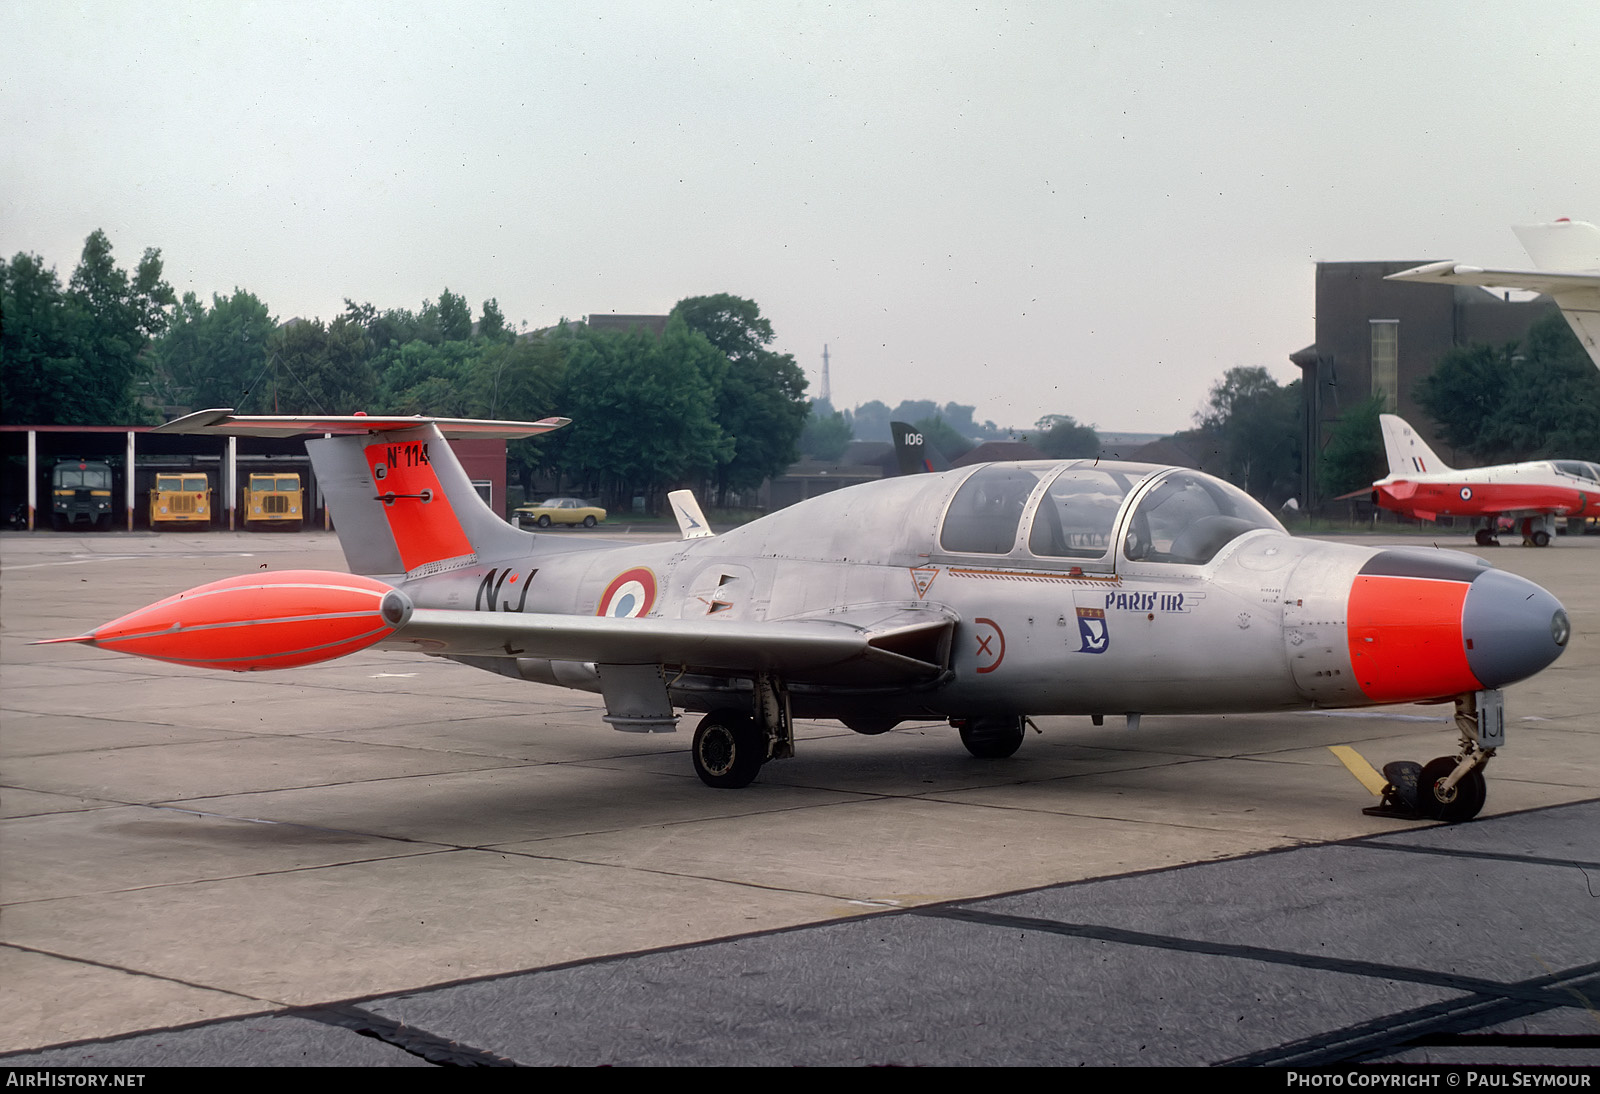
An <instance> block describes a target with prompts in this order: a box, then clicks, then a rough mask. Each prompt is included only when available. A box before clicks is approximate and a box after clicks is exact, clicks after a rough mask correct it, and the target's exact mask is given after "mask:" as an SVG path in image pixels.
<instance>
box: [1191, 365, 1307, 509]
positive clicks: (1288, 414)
mask: <svg viewBox="0 0 1600 1094" xmlns="http://www.w3.org/2000/svg"><path fill="white" fill-rule="evenodd" d="M1300 415H1301V407H1300V381H1299V380H1298V379H1296V380H1292V381H1290V382H1289V383H1288V384H1284V385H1279V383H1278V382H1277V381H1276V380H1274V379H1273V378H1272V375H1271V374H1270V373H1268V372H1267V370H1266V369H1264V368H1242V367H1241V368H1231V369H1229V370H1228V371H1227V372H1226V373H1225V374H1224V375H1223V378H1222V379H1221V380H1220V381H1219V382H1218V383H1217V384H1216V385H1215V386H1213V387H1212V389H1211V398H1210V400H1209V402H1208V403H1207V405H1206V407H1205V409H1203V410H1201V411H1200V412H1199V413H1198V414H1196V415H1195V420H1196V422H1197V423H1198V425H1199V429H1198V432H1199V434H1200V437H1199V438H1197V439H1198V440H1199V442H1200V444H1201V446H1202V447H1203V448H1207V449H1211V450H1213V451H1215V452H1216V454H1217V456H1218V458H1219V460H1220V466H1218V467H1217V468H1216V472H1217V473H1219V474H1221V476H1222V477H1223V478H1225V479H1227V480H1228V481H1229V482H1231V483H1233V484H1234V485H1235V486H1240V487H1243V488H1244V489H1245V490H1246V491H1247V492H1248V493H1250V494H1251V495H1252V496H1254V497H1256V498H1258V499H1260V500H1262V501H1264V502H1266V503H1267V504H1268V505H1270V506H1276V505H1279V504H1281V503H1282V502H1283V501H1285V500H1286V499H1288V498H1290V497H1292V496H1293V495H1294V493H1295V491H1296V489H1297V488H1298V483H1299V481H1300V448H1301V444H1300Z"/></svg>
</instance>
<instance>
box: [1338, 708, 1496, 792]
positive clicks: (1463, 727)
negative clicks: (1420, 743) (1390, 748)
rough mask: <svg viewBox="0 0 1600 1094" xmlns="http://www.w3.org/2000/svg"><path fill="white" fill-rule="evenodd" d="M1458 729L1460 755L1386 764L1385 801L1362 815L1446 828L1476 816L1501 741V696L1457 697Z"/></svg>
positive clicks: (1486, 790)
mask: <svg viewBox="0 0 1600 1094" xmlns="http://www.w3.org/2000/svg"><path fill="white" fill-rule="evenodd" d="M1456 728H1457V729H1458V730H1459V731H1460V733H1461V751H1460V752H1459V753H1458V754H1456V755H1454V756H1440V757H1438V758H1437V759H1434V760H1429V761H1428V762H1427V763H1426V764H1422V765H1420V766H1419V765H1418V764H1415V763H1411V762H1408V761H1403V760H1402V761H1398V762H1395V763H1390V764H1385V765H1384V767H1383V777H1384V778H1385V779H1386V780H1387V785H1385V786H1384V788H1383V802H1382V804H1380V805H1374V806H1372V807H1371V808H1368V809H1363V810H1362V812H1363V813H1366V814H1367V815H1368V816H1372V817H1395V818H1398V819H1401V820H1436V821H1443V822H1444V823H1445V824H1459V823H1460V822H1461V821H1469V820H1471V819H1472V818H1473V817H1476V816H1477V815H1478V814H1479V812H1481V811H1482V810H1483V803H1484V800H1485V799H1486V798H1487V797H1488V794H1489V789H1488V784H1487V783H1486V781H1485V780H1484V777H1483V768H1484V765H1485V764H1487V763H1488V762H1489V760H1490V759H1491V758H1493V756H1494V753H1495V749H1496V748H1498V747H1499V746H1500V745H1502V744H1504V743H1505V717H1504V709H1503V708H1502V707H1501V705H1500V696H1499V693H1498V692H1487V691H1486V692H1476V693H1474V694H1472V695H1463V696H1459V697H1457V699H1456Z"/></svg>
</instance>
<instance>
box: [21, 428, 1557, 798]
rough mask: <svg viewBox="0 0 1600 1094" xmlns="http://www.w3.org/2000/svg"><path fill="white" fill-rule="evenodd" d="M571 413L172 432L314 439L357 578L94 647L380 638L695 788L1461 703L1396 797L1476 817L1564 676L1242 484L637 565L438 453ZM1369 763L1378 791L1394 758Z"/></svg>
mask: <svg viewBox="0 0 1600 1094" xmlns="http://www.w3.org/2000/svg"><path fill="white" fill-rule="evenodd" d="M563 424H565V421H564V420H563V419H547V420H545V421H543V422H533V423H521V422H479V421H464V420H448V419H433V420H428V419H418V418H383V417H376V416H371V417H369V416H362V415H357V416H352V417H327V418H284V417H242V416H235V415H234V414H232V412H230V411H225V410H213V411H203V412H200V413H198V414H194V415H190V416H189V417H186V418H182V419H179V420H177V421H174V422H171V423H169V424H168V425H166V426H162V427H160V431H162V432H169V433H209V434H236V435H254V436H263V435H272V436H290V435H295V434H299V433H318V434H324V433H325V434H331V436H328V437H326V438H321V439H314V440H309V441H308V442H307V444H306V447H307V450H308V452H309V453H310V456H311V459H312V462H313V465H314V466H315V469H316V473H317V477H318V480H319V482H320V484H321V487H322V489H323V490H324V492H325V493H326V495H327V496H328V498H329V501H330V504H331V506H332V509H333V511H334V513H335V514H336V515H337V520H338V529H339V537H340V542H341V545H342V546H343V548H344V551H345V557H346V560H347V562H348V564H349V567H350V569H351V571H353V572H352V573H351V574H342V573H332V572H325V571H290V572H283V573H275V574H273V573H260V574H251V575H246V576H243V577H238V578H230V579H227V580H224V581H219V582H213V583H211V584H209V585H204V586H201V587H199V588H197V589H192V590H189V591H188V592H186V593H182V594H179V595H178V596H174V597H171V598H168V599H167V600H163V601H161V602H159V603H157V604H154V605H151V606H150V607H148V608H144V609H141V610H140V611H138V612H134V613H132V614H131V615H128V616H125V617H123V618H122V619H119V620H116V621H114V622H112V623H108V624H106V625H104V626H102V627H99V628H97V629H96V630H94V631H91V632H89V633H88V634H84V635H79V636H77V637H75V638H69V639H54V640H52V641H68V642H86V643H90V644H92V645H95V646H98V647H101V648H104V649H110V650H120V651H122V652H126V653H133V654H138V655H142V656H146V657H154V658H158V659H161V660H167V661H174V662H178V663H182V664H187V665H197V666H205V667H212V668H226V669H232V670H236V671H242V670H254V669H266V668H279V667H290V666H294V665H301V664H309V663H312V662H316V661H322V660H327V659H329V658H333V657H338V656H342V655H344V654H347V653H351V652H354V651H355V650H358V649H363V648H367V647H369V646H375V647H378V648H383V649H395V650H406V651H410V652H413V653H416V652H421V653H427V654H431V655H435V656H440V657H446V658H449V659H451V660H454V661H458V662H461V663H462V664H466V665H471V666H473V667H476V668H481V669H487V670H489V671H491V672H497V673H501V674H503V675H506V676H510V677H514V678H519V679H524V680H533V681H539V682H542V683H546V684H555V685H559V686H562V687H569V688H579V689H583V690H587V691H592V692H597V693H599V695H600V696H601V697H602V698H603V699H604V702H605V707H606V714H605V720H606V721H607V722H609V723H611V725H612V726H613V727H615V728H617V729H620V730H628V731H635V732H651V731H670V730H672V729H674V728H675V726H676V723H677V720H678V714H677V712H678V711H679V710H687V711H698V712H703V713H704V716H703V717H702V718H701V719H700V722H699V726H698V728H697V729H696V730H695V733H694V741H693V745H692V750H691V752H692V757H693V762H694V767H695V771H696V772H697V773H698V774H699V776H700V778H701V779H702V780H704V781H705V782H706V783H707V784H709V785H711V786H714V787H740V786H744V785H746V784H748V783H749V782H750V781H751V780H753V779H754V778H755V777H756V776H757V774H758V773H759V772H760V770H761V767H762V765H763V764H765V763H767V762H769V761H772V760H776V759H779V758H782V757H787V756H791V755H793V753H794V734H793V728H792V726H793V722H792V720H793V719H794V718H796V717H807V718H834V719H838V720H839V721H841V722H843V723H844V724H845V725H846V726H849V727H850V728H851V729H854V730H856V731H857V732H860V733H864V734H876V733H882V732H884V731H886V730H888V729H891V728H892V727H894V726H895V725H896V724H898V723H900V722H901V721H904V720H907V719H929V718H938V719H947V720H948V721H949V723H950V724H951V725H952V726H953V727H955V728H956V729H957V730H958V731H959V734H960V738H961V741H962V743H963V744H964V745H965V746H966V748H967V750H968V751H969V752H971V753H972V754H973V755H975V756H978V757H986V758H1001V757H1006V756H1010V755H1011V754H1012V753H1014V752H1015V751H1016V750H1017V749H1018V747H1019V746H1020V745H1021V743H1022V740H1023V735H1024V731H1025V727H1026V725H1027V724H1028V718H1029V716H1030V715H1039V714H1077V715H1087V716H1089V717H1091V718H1093V719H1094V721H1095V722H1096V723H1097V724H1098V723H1100V722H1101V720H1102V719H1103V718H1105V717H1106V716H1113V717H1125V718H1126V719H1127V721H1128V723H1129V725H1130V726H1132V725H1136V724H1137V723H1138V720H1139V718H1140V716H1141V715H1144V714H1179V713H1207V712H1218V713H1220V712H1246V711H1273V710H1291V709H1304V708H1308V707H1359V706H1367V705H1373V704H1383V703H1403V702H1412V701H1453V702H1454V704H1455V709H1456V712H1457V717H1456V722H1457V725H1458V727H1459V729H1460V733H1461V743H1460V747H1459V749H1458V751H1457V752H1456V753H1455V754H1454V755H1449V756H1442V757H1440V758H1439V759H1436V760H1434V761H1433V762H1431V763H1429V764H1428V765H1426V767H1423V768H1421V769H1420V771H1419V770H1418V769H1417V765H1415V764H1412V765H1390V766H1391V767H1392V768H1397V770H1398V768H1401V767H1407V768H1408V771H1407V772H1403V773H1396V774H1392V775H1390V778H1391V785H1390V787H1389V788H1388V792H1387V794H1386V804H1385V807H1383V808H1387V809H1389V810H1391V811H1395V812H1400V813H1405V814H1407V815H1414V816H1425V817H1433V818H1437V819H1441V820H1464V819H1468V818H1470V817H1472V816H1474V815H1476V814H1477V812H1478V810H1479V809H1480V808H1481V807H1482V805H1483V801H1484V793H1485V786H1484V779H1483V766H1484V764H1485V763H1486V762H1487V761H1488V759H1489V758H1490V757H1491V756H1492V755H1493V754H1494V751H1495V749H1496V748H1498V747H1500V746H1501V745H1502V744H1503V741H1504V717H1503V708H1502V704H1501V693H1500V689H1501V688H1504V687H1505V686H1507V685H1509V684H1512V683H1515V682H1516V681H1518V680H1522V679H1525V678H1527V677H1529V676H1531V675H1533V674H1534V673H1536V672H1538V671H1539V670H1541V669H1543V668H1544V667H1545V666H1546V665H1548V664H1550V663H1551V662H1552V661H1554V660H1555V659H1556V658H1557V657H1558V656H1559V655H1560V654H1561V651H1562V649H1563V647H1564V646H1565V644H1566V641H1567V637H1568V631H1569V627H1568V622H1567V617H1566V613H1565V612H1564V611H1563V610H1562V607H1561V605H1560V604H1559V603H1558V602H1557V601H1556V599H1555V598H1554V597H1553V596H1551V595H1550V594H1549V593H1548V592H1546V591H1545V590H1543V589H1542V588H1540V587H1539V586H1537V585H1535V584H1533V583H1532V582H1529V581H1526V580H1524V579H1522V578H1520V577H1516V576H1513V575H1510V574H1507V573H1503V572H1501V571H1498V570H1495V569H1493V568H1491V567H1490V566H1489V565H1488V564H1487V563H1485V562H1482V561H1480V560H1478V559H1477V558H1474V557H1472V556H1469V555H1466V554H1461V553H1456V552H1451V551H1438V550H1418V549H1410V548H1406V549H1392V548H1380V547H1365V546H1350V545H1343V544H1334V543H1324V542H1319V541H1316V540H1309V539H1296V538H1293V537H1291V536H1289V535H1288V534H1287V533H1286V532H1285V531H1284V529H1283V527H1282V526H1281V525H1280V524H1279V523H1278V522H1277V520H1275V519H1274V518H1273V516H1272V514H1271V513H1269V512H1268V511H1267V510H1266V509H1264V508H1262V507H1261V506H1260V505H1259V504H1257V503H1256V502H1255V501H1254V500H1252V499H1251V498H1250V497H1249V496H1248V495H1246V494H1244V493H1243V492H1242V491H1240V490H1238V489H1236V488H1235V487H1233V486H1230V485H1229V484H1227V483H1225V482H1222V481H1220V480H1218V479H1215V478H1212V477H1210V476H1208V475H1204V474H1201V473H1199V472H1196V471H1189V470H1185V469H1182V468H1174V467H1158V466H1153V465H1149V464H1136V463H1110V462H1097V461H1093V460H1065V461H1048V462H1029V463H994V464H983V465H978V466H975V467H968V468H963V469H961V470H957V471H946V472H941V473H933V474H924V475H913V476H907V477H904V478H895V479H888V480H884V481H880V482H875V483H869V484H866V485H862V486H857V487H853V488H850V489H846V490H840V491H837V492H835V493H831V494H826V495H823V496H821V497H818V498H813V499H811V500H809V501H805V502H802V503H801V504H799V505H795V506H793V507H791V508H789V509H785V510H782V511H780V512H778V513H774V514H772V515H770V516H768V517H765V518H764V519H761V520H758V521H756V522H754V523H752V524H749V525H746V526H744V527H742V528H738V529H735V530H733V531H730V532H726V533H723V534H721V535H714V536H713V535H709V534H707V530H706V529H705V528H704V527H696V525H703V524H704V519H703V517H702V516H701V515H700V514H699V510H698V507H696V506H694V505H693V499H692V498H688V499H687V504H685V503H684V502H685V499H684V496H683V495H678V496H676V497H675V499H674V508H675V509H676V510H678V511H679V514H680V522H681V523H682V524H683V528H684V532H685V538H683V539H681V540H679V541H676V542H666V543H650V544H640V545H624V544H620V543H616V542H614V541H613V542H610V543H607V542H605V541H596V540H591V539H588V538H584V539H582V540H577V539H573V538H572V537H568V536H551V535H544V534H536V533H530V532H524V531H520V530H518V529H515V528H512V527H511V526H509V525H508V524H506V523H505V522H504V521H502V520H500V519H499V518H497V517H496V516H495V515H494V514H493V513H492V512H491V511H490V510H489V509H488V508H487V507H485V506H484V505H483V503H482V502H481V501H480V500H479V498H478V495H477V494H476V492H475V491H474V490H473V488H472V486H471V484H470V482H469V481H468V478H467V476H466V474H465V473H464V472H463V471H462V468H461V466H460V464H459V463H458V462H457V460H456V458H455V456H454V454H453V453H452V452H451V450H450V447H449V445H448V444H447V443H446V442H445V438H446V437H448V436H466V435H475V436H502V437H516V436H528V435H531V434H534V433H539V432H543V431H545V430H547V429H553V428H558V427H559V426H561V425H563ZM1386 774H1390V773H1389V771H1388V770H1387V769H1386Z"/></svg>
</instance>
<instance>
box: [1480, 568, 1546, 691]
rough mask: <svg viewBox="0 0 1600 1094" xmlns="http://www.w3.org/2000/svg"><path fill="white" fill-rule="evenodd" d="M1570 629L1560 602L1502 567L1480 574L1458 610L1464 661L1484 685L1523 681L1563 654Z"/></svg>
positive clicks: (1491, 686)
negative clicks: (1464, 645)
mask: <svg viewBox="0 0 1600 1094" xmlns="http://www.w3.org/2000/svg"><path fill="white" fill-rule="evenodd" d="M1571 633H1572V625H1571V623H1570V622H1569V621H1568V620H1567V613H1566V610H1565V609H1563V608H1562V607H1561V602H1560V601H1559V600H1557V599H1556V598H1555V597H1553V596H1551V595H1550V594H1549V593H1547V592H1545V591H1544V590H1543V589H1541V588H1540V587H1539V586H1537V585H1535V584H1534V583H1533V582H1531V581H1529V580H1527V579H1526V578H1521V577H1517V576H1516V575H1515V574H1508V573H1506V572H1504V571H1502V570H1489V571H1487V572H1485V573H1482V574H1479V575H1478V578H1477V580H1476V581H1474V582H1473V583H1472V587H1471V589H1469V590H1468V591H1467V600H1466V603H1465V604H1463V605H1462V608H1461V637H1462V639H1463V641H1464V642H1465V644H1466V647H1467V664H1468V665H1470V666H1471V667H1472V674H1473V675H1474V676H1476V677H1477V678H1478V679H1479V680H1481V681H1483V685H1484V687H1489V688H1500V687H1505V686H1506V685H1507V684H1514V683H1516V682H1517V681H1518V680H1526V679H1527V678H1528V677H1530V676H1532V675H1533V674H1534V673H1536V672H1538V671H1539V670H1541V669H1543V668H1544V667H1545V666H1547V665H1549V664H1550V663H1551V662H1553V661H1554V660H1555V659H1556V658H1557V657H1560V656H1561V651H1562V650H1563V649H1565V648H1566V645H1567V638H1568V636H1569V635H1570V634H1571Z"/></svg>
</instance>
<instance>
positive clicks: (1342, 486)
mask: <svg viewBox="0 0 1600 1094" xmlns="http://www.w3.org/2000/svg"><path fill="white" fill-rule="evenodd" d="M1383 405H1384V398H1383V394H1382V393H1381V392H1380V393H1379V394H1377V395H1374V396H1373V397H1372V398H1370V399H1368V400H1367V401H1366V402H1364V403H1361V404H1360V405H1358V406H1355V407H1352V408H1351V409H1350V410H1347V411H1345V412H1344V414H1343V415H1342V416H1341V417H1340V418H1339V422H1338V424H1337V425H1335V426H1334V428H1333V435H1332V436H1331V437H1329V438H1328V445H1327V447H1326V448H1324V449H1323V450H1322V455H1321V458H1320V459H1319V461H1318V466H1317V473H1318V481H1319V482H1320V484H1321V486H1322V494H1323V496H1324V497H1328V498H1336V497H1338V496H1339V495H1341V494H1349V493H1352V492H1353V491H1356V490H1361V489H1363V488H1364V487H1367V486H1370V485H1371V484H1373V483H1374V482H1377V481H1378V480H1379V479H1381V478H1383V476H1384V475H1385V474H1387V473H1388V468H1389V461H1388V457H1387V456H1385V455H1384V451H1383V430H1382V428H1381V427H1380V426H1379V423H1378V415H1380V414H1382V413H1383Z"/></svg>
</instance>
